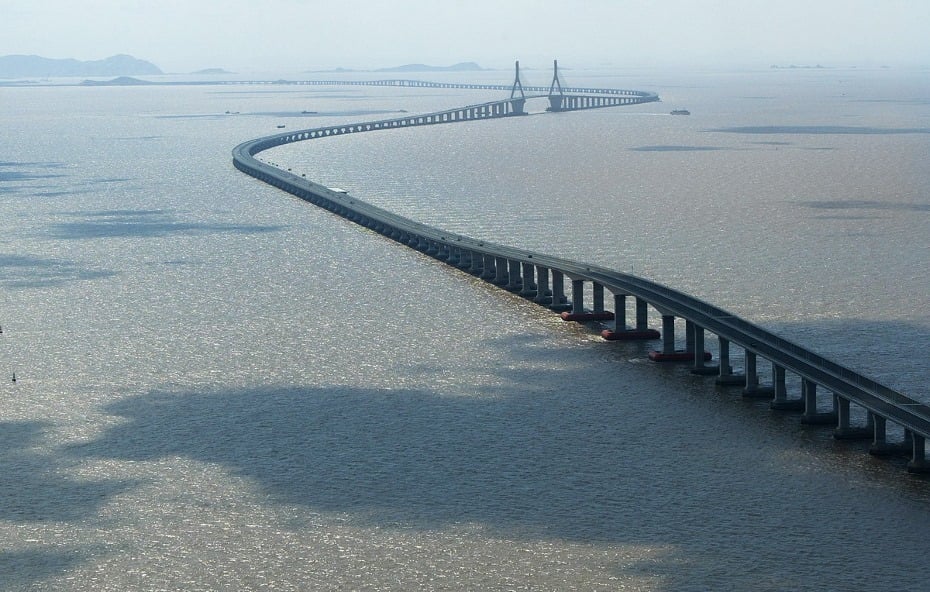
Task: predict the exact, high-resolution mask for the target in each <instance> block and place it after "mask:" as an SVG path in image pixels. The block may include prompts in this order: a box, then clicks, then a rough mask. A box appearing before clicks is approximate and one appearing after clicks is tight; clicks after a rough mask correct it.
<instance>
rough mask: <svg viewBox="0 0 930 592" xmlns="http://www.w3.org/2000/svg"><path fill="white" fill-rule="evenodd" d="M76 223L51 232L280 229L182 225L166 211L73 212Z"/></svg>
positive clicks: (130, 234) (84, 235)
mask: <svg viewBox="0 0 930 592" xmlns="http://www.w3.org/2000/svg"><path fill="white" fill-rule="evenodd" d="M71 215H72V216H74V217H79V218H83V220H79V221H76V222H61V223H58V224H54V225H52V228H51V231H52V235H53V236H54V237H55V238H59V239H68V240H74V239H97V238H146V237H162V236H169V235H172V234H213V233H224V232H225V233H235V234H256V233H263V232H276V231H278V230H280V229H281V226H263V225H258V224H217V223H208V222H185V221H182V220H179V219H178V218H177V217H176V216H175V215H174V214H173V213H171V212H168V211H165V210H105V211H97V212H74V213H72V214H71Z"/></svg>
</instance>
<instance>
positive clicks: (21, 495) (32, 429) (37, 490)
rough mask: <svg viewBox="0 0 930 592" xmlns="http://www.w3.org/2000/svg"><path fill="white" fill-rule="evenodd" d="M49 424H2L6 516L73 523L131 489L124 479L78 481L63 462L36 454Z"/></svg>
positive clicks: (0, 462) (0, 510)
mask: <svg viewBox="0 0 930 592" xmlns="http://www.w3.org/2000/svg"><path fill="white" fill-rule="evenodd" d="M47 428H48V426H46V425H43V424H41V423H36V422H9V421H4V422H0V467H2V469H3V470H2V471H0V491H3V492H4V495H3V499H4V502H3V504H2V505H0V518H2V519H3V520H9V521H15V522H33V521H35V522H52V521H54V522H72V521H77V520H82V519H85V518H87V517H88V516H93V515H95V514H96V513H97V512H98V510H99V509H100V506H102V505H103V503H105V502H106V501H107V498H108V497H109V496H112V495H116V494H118V493H120V492H122V491H125V490H127V489H129V488H130V487H131V486H132V484H131V483H128V482H123V481H87V480H83V479H82V480H80V481H73V480H71V479H69V478H67V477H65V476H63V475H62V473H61V469H62V468H63V465H62V458H63V457H61V456H57V455H50V454H43V453H40V452H36V451H35V450H34V447H35V446H36V445H37V444H39V443H40V442H41V441H43V440H45V439H46V437H47V436H46V434H45V432H46V429H47Z"/></svg>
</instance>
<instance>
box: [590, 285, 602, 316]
mask: <svg viewBox="0 0 930 592" xmlns="http://www.w3.org/2000/svg"><path fill="white" fill-rule="evenodd" d="M591 298H592V300H593V304H594V312H595V313H602V312H604V286H603V284H599V283H597V282H594V283H592V284H591Z"/></svg>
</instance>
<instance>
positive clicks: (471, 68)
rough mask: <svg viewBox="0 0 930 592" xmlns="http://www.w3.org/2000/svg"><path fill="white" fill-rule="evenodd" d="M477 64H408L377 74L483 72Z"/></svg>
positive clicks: (381, 69)
mask: <svg viewBox="0 0 930 592" xmlns="http://www.w3.org/2000/svg"><path fill="white" fill-rule="evenodd" d="M483 69H484V68H482V67H481V66H479V65H478V64H476V63H475V62H460V63H458V64H453V65H451V66H428V65H426V64H406V65H403V66H394V67H393V68H379V69H377V70H374V71H375V72H478V71H481V70H483Z"/></svg>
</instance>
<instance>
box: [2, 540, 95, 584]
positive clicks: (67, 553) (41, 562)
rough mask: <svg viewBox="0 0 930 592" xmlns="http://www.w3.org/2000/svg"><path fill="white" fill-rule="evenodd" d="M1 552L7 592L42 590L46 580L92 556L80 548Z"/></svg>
mask: <svg viewBox="0 0 930 592" xmlns="http://www.w3.org/2000/svg"><path fill="white" fill-rule="evenodd" d="M5 546H6V547H7V548H6V549H4V550H3V552H2V553H0V578H2V580H3V589H4V590H41V589H43V588H45V586H43V585H40V583H41V582H42V581H43V580H46V579H48V578H51V577H54V576H58V575H63V574H65V573H66V572H68V571H69V570H71V569H73V568H75V567H77V566H78V565H79V564H81V563H82V562H83V561H85V560H86V558H87V555H88V553H87V552H86V551H83V550H79V549H69V548H62V547H61V546H60V545H55V546H54V547H38V548H33V549H26V550H23V551H11V550H9V547H8V546H7V545H5Z"/></svg>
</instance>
